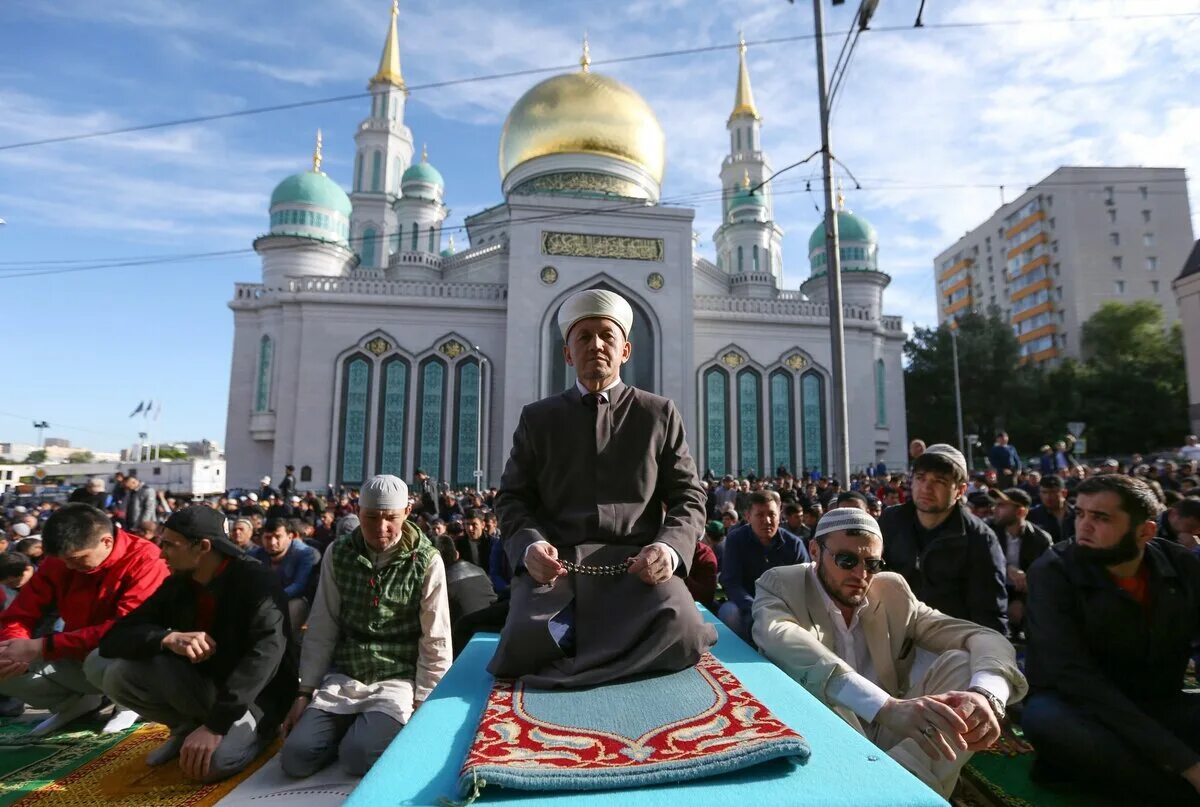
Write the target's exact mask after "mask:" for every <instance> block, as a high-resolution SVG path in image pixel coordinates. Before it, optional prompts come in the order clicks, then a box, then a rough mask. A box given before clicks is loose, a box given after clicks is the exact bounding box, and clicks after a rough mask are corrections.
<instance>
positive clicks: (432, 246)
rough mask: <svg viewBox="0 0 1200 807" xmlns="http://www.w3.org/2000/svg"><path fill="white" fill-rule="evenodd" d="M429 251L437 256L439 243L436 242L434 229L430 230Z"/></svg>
mask: <svg viewBox="0 0 1200 807" xmlns="http://www.w3.org/2000/svg"><path fill="white" fill-rule="evenodd" d="M429 251H430V252H432V253H434V254H437V243H436V242H435V241H434V230H433V228H432V227H430V228H429Z"/></svg>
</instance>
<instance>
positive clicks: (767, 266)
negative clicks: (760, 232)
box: [763, 247, 771, 273]
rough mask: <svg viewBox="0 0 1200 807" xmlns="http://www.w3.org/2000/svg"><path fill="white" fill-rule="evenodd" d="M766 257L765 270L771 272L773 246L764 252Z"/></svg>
mask: <svg viewBox="0 0 1200 807" xmlns="http://www.w3.org/2000/svg"><path fill="white" fill-rule="evenodd" d="M764 258H765V260H764V262H763V264H764V265H763V271H764V272H768V273H769V272H770V271H771V248H770V247H767V248H766V252H765V253H764Z"/></svg>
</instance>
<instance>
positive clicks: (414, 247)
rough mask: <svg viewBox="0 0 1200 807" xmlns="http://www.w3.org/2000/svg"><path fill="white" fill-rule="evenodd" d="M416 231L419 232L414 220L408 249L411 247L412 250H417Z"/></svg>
mask: <svg viewBox="0 0 1200 807" xmlns="http://www.w3.org/2000/svg"><path fill="white" fill-rule="evenodd" d="M418 232H419V230H418V229H417V223H416V222H415V221H414V222H413V229H412V246H411V247H410V249H412V251H413V252H416V251H417V233H418Z"/></svg>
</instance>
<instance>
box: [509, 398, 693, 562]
mask: <svg viewBox="0 0 1200 807" xmlns="http://www.w3.org/2000/svg"><path fill="white" fill-rule="evenodd" d="M608 397H609V403H607V404H603V405H601V407H600V410H599V414H597V411H596V410H593V409H591V408H589V407H588V406H587V405H585V404H584V403H583V401H582V400H581V396H580V394H579V389H578V388H577V387H576V386H574V385H572V387H571V388H570V389H568V390H567V391H566V392H563V393H561V394H559V395H554V396H552V397H549V398H543V399H542V400H540V401H537V402H536V403H532V404H529V405H528V406H526V407H525V408H524V409H523V410H522V412H521V420H520V422H519V423H518V424H517V430H516V432H515V433H514V434H513V447H512V453H511V455H510V456H509V459H508V465H507V467H506V468H505V469H504V476H503V478H502V479H501V481H500V493H499V495H498V496H497V497H496V513H497V515H498V516H499V518H500V533H501V535H504V536H505V538H504V547H505V551H506V552H507V553H508V560H509V563H510V564H511V566H512V568H513V569H520V568H522V567H523V566H524V559H525V550H526V549H528V548H529V545H530V544H532V543H533V542H535V541H549V542H550V543H551V544H553V545H554V546H556V547H559V548H560V549H561V548H562V547H566V546H577V545H579V544H585V543H601V544H624V545H628V546H630V547H643V546H647V545H648V544H651V543H654V542H657V541H661V542H662V543H664V544H666V545H667V546H669V547H671V548H672V549H674V550H675V552H676V553H677V554H678V556H679V561H680V562H679V565H678V567H677V568H676V573H677V574H678V575H679V576H681V577H686V576H687V573H688V570H689V569H690V568H691V564H692V557H693V555H694V554H695V549H696V541H697V539H698V538H699V537H700V535H701V534H702V533H703V531H704V500H705V493H704V489H703V488H702V487H701V486H700V479H699V477H698V476H697V474H696V463H695V462H694V461H693V460H692V455H691V453H690V452H689V451H688V447H687V442H686V441H685V439H684V433H683V419H682V418H681V417H680V416H679V410H678V409H676V408H675V404H674V403H672V402H671V401H670V400H669V399H667V398H663V397H660V396H658V395H653V394H651V393H649V392H643V391H642V390H639V389H635V388H634V387H627V386H625V385H624V384H618V385H617V386H616V387H614V388H613V389H611V390H609V393H608ZM630 554H633V553H632V552H631V553H630Z"/></svg>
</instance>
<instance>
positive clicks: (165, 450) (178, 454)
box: [157, 443, 188, 460]
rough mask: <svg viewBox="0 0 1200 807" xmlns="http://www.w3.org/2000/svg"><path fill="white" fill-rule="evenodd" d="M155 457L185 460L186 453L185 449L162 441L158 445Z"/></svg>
mask: <svg viewBox="0 0 1200 807" xmlns="http://www.w3.org/2000/svg"><path fill="white" fill-rule="evenodd" d="M157 457H158V458H159V459H160V460H186V459H187V458H188V455H187V452H186V451H181V450H180V449H178V448H175V446H169V445H166V444H165V443H162V444H159V446H158V450H157Z"/></svg>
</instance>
